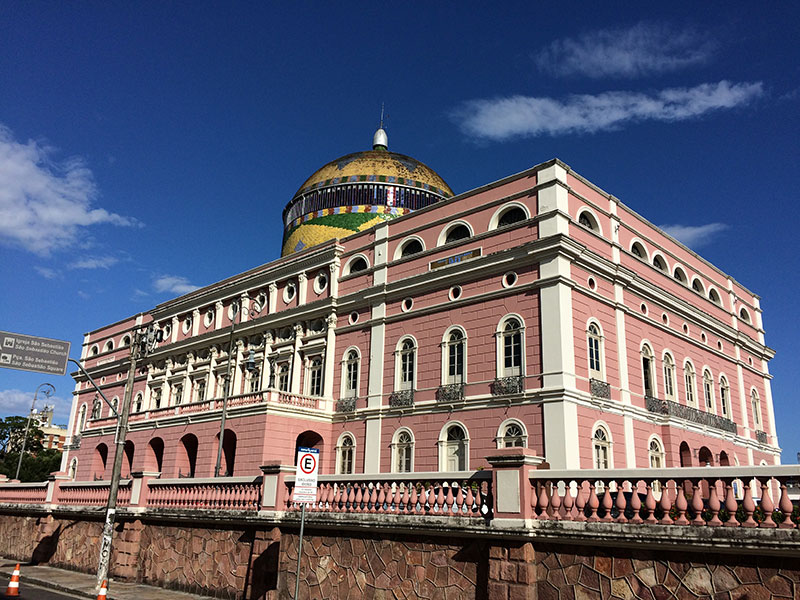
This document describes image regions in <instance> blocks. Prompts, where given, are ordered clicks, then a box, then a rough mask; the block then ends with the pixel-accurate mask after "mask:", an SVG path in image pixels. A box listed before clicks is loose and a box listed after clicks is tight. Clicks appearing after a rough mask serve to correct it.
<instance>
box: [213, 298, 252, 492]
mask: <svg viewBox="0 0 800 600" xmlns="http://www.w3.org/2000/svg"><path fill="white" fill-rule="evenodd" d="M253 304H254V307H253V308H251V309H250V312H249V313H248V314H249V315H250V318H253V317H255V316H256V315H257V314H259V313H260V312H261V311H262V310H263V308H264V307H263V306H261V305H260V304H259V303H258V302H255V301H254V302H253ZM231 309H232V310H233V317H232V318H231V333H230V335H229V336H228V366H227V370H226V372H225V390H224V393H223V395H222V418H221V419H220V423H219V444H218V445H217V464H216V465H215V466H214V477H219V472H220V468H221V466H222V442H223V439H224V437H225V421H226V420H227V417H228V396H229V395H230V388H231V363H232V360H231V359H232V358H233V357H232V354H233V334H234V332H235V331H236V325H237V323H236V316H237V315H239V323H238V324H239V325H241V324H242V316H241V315H242V314H243V310H240V309H239V308H238V307H237V306H236V304H234V305H233V306H232V307H231Z"/></svg>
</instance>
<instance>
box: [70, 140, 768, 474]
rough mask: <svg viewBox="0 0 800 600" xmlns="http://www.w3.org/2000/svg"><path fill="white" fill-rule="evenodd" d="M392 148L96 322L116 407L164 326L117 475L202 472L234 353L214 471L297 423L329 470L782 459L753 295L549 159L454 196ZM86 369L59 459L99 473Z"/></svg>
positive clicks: (321, 174) (94, 344) (107, 468)
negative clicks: (518, 457) (201, 280)
mask: <svg viewBox="0 0 800 600" xmlns="http://www.w3.org/2000/svg"><path fill="white" fill-rule="evenodd" d="M387 147H388V143H387V140H386V138H385V133H384V132H383V130H379V131H378V133H377V134H376V139H375V144H374V148H373V150H372V151H367V152H361V153H356V154H351V155H347V156H345V157H342V158H341V159H338V160H336V161H333V162H331V163H328V164H327V165H325V166H323V167H322V168H321V169H320V170H318V171H317V172H316V173H315V174H314V175H312V176H311V177H310V178H309V180H308V181H307V182H306V183H305V184H303V186H301V188H300V190H299V191H298V193H297V195H296V196H295V197H294V198H293V199H292V200H291V202H290V203H289V205H288V206H287V208H286V210H285V211H284V224H285V235H284V256H283V257H281V258H279V259H277V260H274V261H272V262H270V263H267V264H265V265H262V266H259V267H255V268H253V269H251V270H249V271H246V272H245V273H242V274H240V275H235V276H233V277H230V278H229V279H226V280H224V281H221V282H219V283H216V284H214V285H210V286H208V287H205V288H203V289H200V290H197V291H195V292H192V293H190V294H187V295H185V296H181V297H179V298H176V299H174V300H170V301H169V302H165V303H164V304H161V305H159V306H156V307H155V308H153V309H152V310H150V311H148V312H146V313H142V314H138V315H134V316H132V317H129V318H126V319H123V320H121V321H119V322H117V323H113V324H111V325H107V326H105V327H101V328H99V329H97V330H95V331H92V332H91V333H89V334H87V335H86V337H85V341H84V345H83V353H82V359H83V363H84V365H85V368H86V369H88V370H89V372H90V373H91V374H92V377H93V379H95V381H96V382H97V383H98V385H100V386H101V388H102V389H103V390H104V393H105V395H106V396H107V397H108V398H109V399H110V400H112V402H116V403H118V404H119V405H120V406H121V405H122V400H123V398H124V392H125V383H126V378H127V373H128V364H129V346H130V344H131V340H132V339H133V337H134V332H135V330H137V329H139V328H141V327H142V326H146V325H148V324H150V323H154V324H155V325H156V326H157V327H158V328H159V329H160V330H161V331H162V332H163V336H164V340H163V341H162V342H161V343H160V344H159V345H158V347H157V348H156V350H155V351H154V352H152V353H150V354H149V355H148V356H147V357H146V359H144V360H143V361H142V362H141V363H140V366H141V369H139V370H138V371H137V373H136V376H135V382H134V387H133V394H132V403H131V416H130V431H129V433H128V437H127V439H128V443H127V445H126V459H125V461H124V465H123V476H125V475H126V474H128V473H129V472H131V471H146V472H159V473H161V476H162V477H164V478H177V477H210V476H212V475H213V474H214V466H215V460H216V456H217V447H218V443H219V442H218V440H219V431H220V421H221V417H222V405H223V401H222V400H223V397H224V395H225V387H226V381H227V374H228V372H229V365H230V386H231V387H230V391H229V402H228V408H227V412H226V419H227V420H226V426H225V434H224V436H223V461H222V473H221V474H228V475H237V476H238V475H257V474H259V473H260V470H259V467H260V466H261V465H263V464H265V463H266V462H272V461H280V462H282V463H284V464H286V463H288V464H291V463H292V462H293V460H294V454H295V448H296V446H300V445H303V446H315V447H318V448H320V450H321V456H322V469H321V472H322V473H340V474H346V473H362V472H363V473H381V472H383V473H386V472H407V471H414V472H428V471H468V470H474V469H477V468H480V467H482V466H488V463H487V462H486V460H485V457H487V456H490V455H492V454H493V453H496V450H497V449H498V448H503V447H509V446H524V447H527V448H529V449H531V450H532V451H533V453H535V454H536V455H538V456H541V457H542V458H543V459H544V460H545V461H547V463H549V464H550V466H551V467H552V468H565V469H576V468H586V469H588V468H643V467H673V466H681V465H684V466H689V465H692V466H698V465H705V464H711V465H728V464H730V465H757V464H777V463H779V460H780V448H779V446H778V440H777V437H776V433H775V416H774V412H773V405H772V397H771V391H770V375H769V371H768V361H769V359H770V358H772V356H773V351H772V350H771V349H770V348H768V347H767V346H766V345H765V341H764V330H763V327H762V319H761V309H760V307H759V298H758V296H756V295H755V294H754V293H753V292H751V291H749V290H748V289H746V288H745V287H743V286H742V285H741V284H739V283H738V282H737V281H736V280H734V279H733V278H732V277H731V276H729V275H727V274H725V273H723V272H722V271H720V270H719V269H717V268H716V267H714V266H713V265H711V264H710V263H708V262H707V261H705V260H704V259H703V258H701V257H700V256H698V255H697V254H695V253H694V252H692V251H691V250H690V249H688V248H687V247H685V246H684V245H682V244H681V243H680V242H678V241H676V240H675V239H673V238H672V237H670V236H669V235H667V234H666V233H664V232H663V231H661V230H660V229H659V228H657V227H656V226H654V225H652V224H651V223H650V222H648V221H647V220H646V219H645V218H643V217H641V216H640V215H638V214H637V213H636V212H634V211H633V210H632V209H630V208H628V207H627V206H625V205H624V204H622V203H621V202H620V201H619V200H618V199H617V198H615V197H614V196H612V195H610V194H608V193H606V192H604V191H603V190H601V189H599V188H598V187H597V186H595V185H593V184H592V183H590V182H589V181H587V180H586V179H584V178H583V177H581V176H580V175H578V174H577V173H575V172H574V171H573V170H572V169H571V168H570V167H569V166H567V165H566V164H564V163H562V162H561V161H559V160H557V159H554V160H550V161H548V162H545V163H542V164H540V165H537V166H535V167H532V168H530V169H528V170H526V171H524V172H522V173H517V174H515V175H510V176H508V177H505V178H503V179H501V180H499V181H496V182H492V183H488V184H486V185H484V186H482V187H480V188H477V189H474V190H471V191H469V192H465V193H463V194H459V195H457V196H453V195H452V192H451V191H450V189H449V187H448V186H447V184H446V183H444V182H443V181H442V180H441V178H440V177H439V176H438V175H436V173H435V172H434V171H432V170H431V169H429V168H428V167H426V166H425V165H423V164H422V163H419V162H418V161H416V160H414V159H412V158H410V157H407V156H403V155H399V154H394V153H391V152H389V151H388V150H387ZM633 201H634V203H635V199H633ZM76 382H77V383H76V391H75V397H74V402H73V406H72V413H71V418H70V433H71V439H70V440H69V445H68V450H67V451H66V452H65V455H64V456H65V458H64V463H63V468H64V470H68V472H69V473H70V476H71V477H72V478H76V479H78V480H91V479H93V478H106V479H107V478H109V476H110V473H111V467H112V462H113V444H114V424H115V420H114V418H112V417H110V416H109V411H108V408H107V407H105V406H102V405H100V404H99V403H96V402H95V400H94V399H95V391H94V389H93V388H92V386H91V385H90V383H89V382H88V381H87V380H86V379H85V378H84V377H83V376H81V375H79V374H78V375H76Z"/></svg>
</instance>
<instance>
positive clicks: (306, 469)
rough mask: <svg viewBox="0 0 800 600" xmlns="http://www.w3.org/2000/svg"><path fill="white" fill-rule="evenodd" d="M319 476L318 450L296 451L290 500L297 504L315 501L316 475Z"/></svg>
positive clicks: (300, 449)
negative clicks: (295, 467) (295, 470)
mask: <svg viewBox="0 0 800 600" xmlns="http://www.w3.org/2000/svg"><path fill="white" fill-rule="evenodd" d="M318 474H319V449H317V448H302V447H301V448H298V449H297V472H296V473H295V478H294V494H293V495H292V500H294V501H295V502H297V503H314V502H316V501H317V475H318Z"/></svg>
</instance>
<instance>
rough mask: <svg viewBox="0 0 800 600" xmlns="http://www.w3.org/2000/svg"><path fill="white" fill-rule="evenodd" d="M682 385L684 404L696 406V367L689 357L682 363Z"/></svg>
mask: <svg viewBox="0 0 800 600" xmlns="http://www.w3.org/2000/svg"><path fill="white" fill-rule="evenodd" d="M683 385H684V388H685V393H686V406H691V407H692V408H697V369H695V368H694V365H693V364H692V361H690V360H689V359H686V360H685V361H684V363H683Z"/></svg>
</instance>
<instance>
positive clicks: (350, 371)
mask: <svg viewBox="0 0 800 600" xmlns="http://www.w3.org/2000/svg"><path fill="white" fill-rule="evenodd" d="M360 364H361V361H360V359H359V356H358V351H357V350H355V349H353V350H350V351H349V352H348V353H347V354H346V355H345V359H344V365H343V368H342V397H343V398H357V397H358V371H359V369H360Z"/></svg>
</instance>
